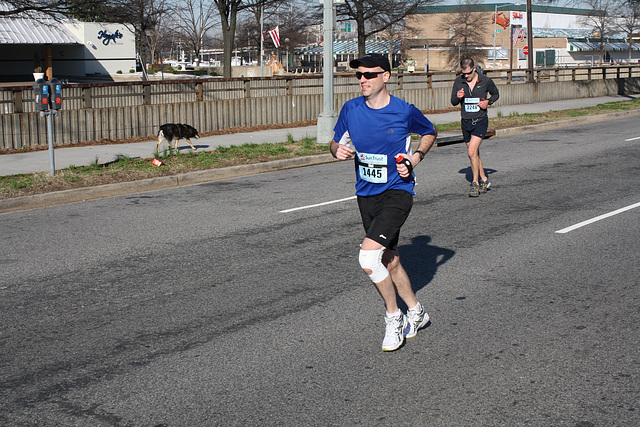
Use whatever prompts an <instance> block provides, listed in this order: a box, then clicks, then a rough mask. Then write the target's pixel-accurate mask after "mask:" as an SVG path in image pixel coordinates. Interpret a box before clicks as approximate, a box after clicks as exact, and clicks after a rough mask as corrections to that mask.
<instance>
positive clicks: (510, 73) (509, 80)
mask: <svg viewBox="0 0 640 427" xmlns="http://www.w3.org/2000/svg"><path fill="white" fill-rule="evenodd" d="M512 78H513V71H512V70H511V69H508V70H507V84H508V85H510V84H511V79H512Z"/></svg>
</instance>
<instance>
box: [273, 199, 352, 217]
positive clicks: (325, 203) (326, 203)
mask: <svg viewBox="0 0 640 427" xmlns="http://www.w3.org/2000/svg"><path fill="white" fill-rule="evenodd" d="M356 197H357V196H351V197H347V198H346V199H340V200H332V201H330V202H323V203H318V204H316V205H309V206H301V207H299V208H292V209H285V210H283V211H280V213H289V212H293V211H300V210H302V209H310V208H317V207H318V206H324V205H330V204H332V203H340V202H346V201H347V200H353V199H355V198H356Z"/></svg>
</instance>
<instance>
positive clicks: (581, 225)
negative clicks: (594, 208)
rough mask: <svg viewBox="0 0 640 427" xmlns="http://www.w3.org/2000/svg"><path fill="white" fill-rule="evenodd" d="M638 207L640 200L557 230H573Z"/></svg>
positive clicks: (561, 232) (559, 231)
mask: <svg viewBox="0 0 640 427" xmlns="http://www.w3.org/2000/svg"><path fill="white" fill-rule="evenodd" d="M637 207H640V202H639V203H634V204H633V205H629V206H627V207H624V208H620V209H618V210H615V211H613V212H609V213H606V214H604V215H600V216H597V217H595V218H591V219H588V220H586V221H582V222H580V223H578V224H575V225H572V226H571V227H567V228H563V229H562V230H558V231H556V233H560V234H564V233H568V232H570V231H573V230H575V229H577V228H580V227H584V226H585V225H589V224H592V223H594V222H596V221H600V220H601V219H605V218H609V217H610V216H614V215H618V214H619V213H622V212H625V211H628V210H631V209H634V208H637Z"/></svg>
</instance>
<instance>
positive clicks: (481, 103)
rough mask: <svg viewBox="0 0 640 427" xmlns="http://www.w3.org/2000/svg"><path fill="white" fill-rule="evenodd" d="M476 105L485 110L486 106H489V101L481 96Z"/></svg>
mask: <svg viewBox="0 0 640 427" xmlns="http://www.w3.org/2000/svg"><path fill="white" fill-rule="evenodd" d="M478 107H480V108H482V109H483V110H486V109H487V108H489V101H488V100H486V99H484V98H482V101H480V102H478Z"/></svg>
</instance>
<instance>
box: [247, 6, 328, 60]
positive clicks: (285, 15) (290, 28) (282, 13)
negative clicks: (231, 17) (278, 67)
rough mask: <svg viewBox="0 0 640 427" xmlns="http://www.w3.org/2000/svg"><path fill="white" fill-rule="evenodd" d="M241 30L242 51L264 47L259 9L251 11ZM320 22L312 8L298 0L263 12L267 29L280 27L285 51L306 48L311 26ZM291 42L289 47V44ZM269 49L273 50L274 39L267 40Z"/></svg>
mask: <svg viewBox="0 0 640 427" xmlns="http://www.w3.org/2000/svg"><path fill="white" fill-rule="evenodd" d="M246 12H247V13H245V14H244V16H243V17H242V19H241V20H240V24H239V26H238V31H237V38H236V42H237V44H238V47H246V48H249V47H251V46H256V47H257V46H259V45H260V14H261V10H260V8H259V7H257V8H256V7H250V8H247V9H246ZM314 19H317V17H316V15H315V14H314V11H313V9H312V8H309V7H307V6H305V5H302V4H301V3H300V2H297V1H295V0H286V1H284V2H281V3H279V4H277V5H276V7H274V8H268V9H265V10H264V11H263V22H264V29H265V30H267V29H271V28H274V27H275V26H276V25H278V27H279V31H280V40H281V43H282V45H283V46H284V48H285V49H289V48H291V47H295V46H302V45H304V44H305V43H306V41H307V32H308V28H309V25H311V24H312V23H313V22H314ZM287 39H288V40H289V42H288V45H287V43H286V42H285V40H287ZM265 46H267V47H271V46H273V45H272V44H271V39H270V38H269V37H266V38H265Z"/></svg>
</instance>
